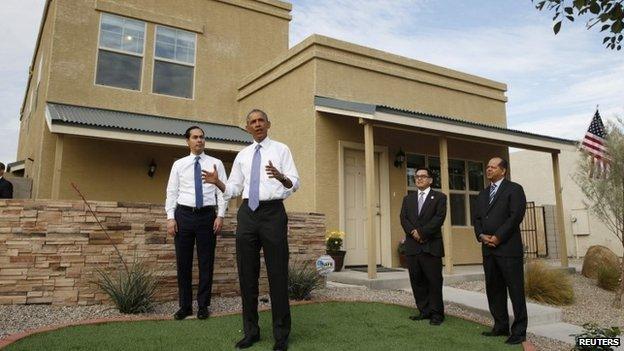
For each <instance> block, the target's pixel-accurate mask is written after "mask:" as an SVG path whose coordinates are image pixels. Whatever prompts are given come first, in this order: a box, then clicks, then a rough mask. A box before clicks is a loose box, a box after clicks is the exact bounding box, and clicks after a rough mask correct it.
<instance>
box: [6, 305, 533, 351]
mask: <svg viewBox="0 0 624 351" xmlns="http://www.w3.org/2000/svg"><path fill="white" fill-rule="evenodd" d="M412 313H413V310H412V309H410V308H407V307H402V306H396V305H386V304H380V303H361V302H353V303H347V302H329V303H319V304H310V305H302V306H293V307H292V320H293V325H292V333H291V338H290V348H289V349H292V350H358V351H359V350H383V351H388V350H408V349H409V350H453V351H459V350H462V351H464V350H479V351H481V350H520V349H521V347H520V346H515V347H514V346H508V345H506V344H505V343H504V341H505V338H504V337H496V338H486V337H483V336H481V332H482V331H485V330H488V328H487V327H485V326H482V325H479V324H476V323H472V322H468V321H465V320H463V319H459V318H454V317H451V316H447V318H446V320H445V322H444V323H443V324H442V325H441V326H439V327H434V326H430V325H429V323H428V322H427V321H421V322H414V321H411V320H409V319H408V318H407V317H408V316H409V315H411V314H412ZM260 328H261V340H260V342H258V343H256V344H255V345H254V347H252V348H250V349H249V350H270V349H271V347H272V345H273V337H272V333H271V314H270V312H263V313H261V314H260ZM240 329H241V318H240V316H239V315H232V316H226V317H211V318H209V319H207V320H204V321H200V320H196V319H193V320H185V321H173V320H171V321H149V322H123V323H108V324H101V325H91V326H77V327H70V328H65V329H61V330H58V331H54V332H48V333H43V334H38V335H34V336H31V337H28V338H26V339H23V340H21V341H18V342H17V343H15V344H13V345H10V346H9V347H7V348H6V350H132V351H138V350H202V351H206V350H232V349H234V343H235V342H236V341H237V340H238V339H239V338H240V337H241V332H240Z"/></svg>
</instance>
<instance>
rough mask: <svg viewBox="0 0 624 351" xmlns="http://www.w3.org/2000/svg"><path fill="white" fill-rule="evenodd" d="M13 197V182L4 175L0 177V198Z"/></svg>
mask: <svg viewBox="0 0 624 351" xmlns="http://www.w3.org/2000/svg"><path fill="white" fill-rule="evenodd" d="M12 198H13V184H11V182H9V181H8V180H6V179H4V177H2V178H0V199H12Z"/></svg>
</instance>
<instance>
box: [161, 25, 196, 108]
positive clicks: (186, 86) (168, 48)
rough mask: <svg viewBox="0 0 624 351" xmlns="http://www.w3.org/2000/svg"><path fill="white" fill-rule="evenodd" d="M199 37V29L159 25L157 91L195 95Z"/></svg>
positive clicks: (179, 94)
mask: <svg viewBox="0 0 624 351" xmlns="http://www.w3.org/2000/svg"><path fill="white" fill-rule="evenodd" d="M195 39H196V36H195V33H191V32H187V31H184V30H180V29H174V28H169V27H164V26H156V48H155V51H154V84H153V87H152V91H153V92H154V93H157V94H165V95H171V96H177V97H183V98H187V99H192V98H193V77H194V74H195V72H194V71H195Z"/></svg>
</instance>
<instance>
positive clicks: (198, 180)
mask: <svg viewBox="0 0 624 351" xmlns="http://www.w3.org/2000/svg"><path fill="white" fill-rule="evenodd" d="M199 159H200V157H199V156H195V207H196V208H202V207H204V191H203V189H202V177H201V165H200V164H199Z"/></svg>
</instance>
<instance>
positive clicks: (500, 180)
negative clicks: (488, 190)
mask: <svg viewBox="0 0 624 351" xmlns="http://www.w3.org/2000/svg"><path fill="white" fill-rule="evenodd" d="M503 180H505V178H504V177H503V178H501V179H499V180H498V181H497V182H494V184H496V190H498V188H500V185H501V183H502V182H503ZM491 185H492V184H491V183H490V186H491Z"/></svg>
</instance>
